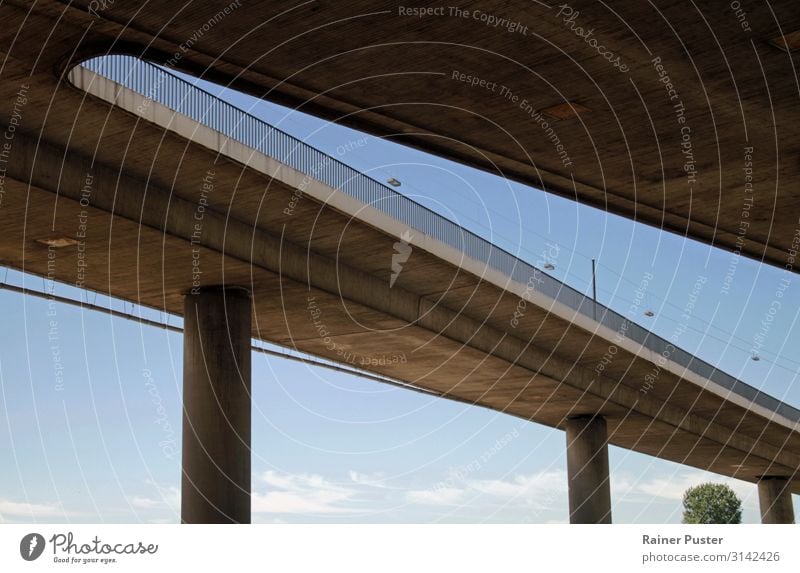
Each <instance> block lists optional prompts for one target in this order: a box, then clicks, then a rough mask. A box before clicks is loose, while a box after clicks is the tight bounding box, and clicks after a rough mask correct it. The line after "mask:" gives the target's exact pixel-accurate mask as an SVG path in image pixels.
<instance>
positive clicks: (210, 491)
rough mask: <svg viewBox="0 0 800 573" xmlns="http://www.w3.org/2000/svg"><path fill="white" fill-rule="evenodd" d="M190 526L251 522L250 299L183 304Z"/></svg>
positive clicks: (242, 295)
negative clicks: (191, 524)
mask: <svg viewBox="0 0 800 573" xmlns="http://www.w3.org/2000/svg"><path fill="white" fill-rule="evenodd" d="M183 308H184V315H183V322H184V329H183V479H182V484H181V521H182V522H183V523H250V424H251V408H250V406H251V394H250V375H251V372H250V334H251V330H250V321H251V308H250V295H249V293H248V291H247V290H246V289H243V288H239V287H207V288H202V289H200V290H199V291H197V290H195V291H194V294H188V295H186V298H185V300H184V307H183Z"/></svg>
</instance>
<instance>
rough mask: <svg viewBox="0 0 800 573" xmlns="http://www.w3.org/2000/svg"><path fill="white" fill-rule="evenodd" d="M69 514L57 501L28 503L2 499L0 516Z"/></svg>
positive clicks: (4, 517)
mask: <svg viewBox="0 0 800 573" xmlns="http://www.w3.org/2000/svg"><path fill="white" fill-rule="evenodd" d="M64 515H69V512H66V511H64V508H63V507H62V506H61V504H57V503H28V502H22V501H12V500H10V499H0V517H2V518H3V519H6V516H9V517H34V518H37V517H51V516H62V517H63V516H64Z"/></svg>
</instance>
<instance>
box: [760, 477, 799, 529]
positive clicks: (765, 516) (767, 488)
mask: <svg viewBox="0 0 800 573" xmlns="http://www.w3.org/2000/svg"><path fill="white" fill-rule="evenodd" d="M758 504H759V506H761V523H794V506H792V490H791V489H790V481H789V480H788V479H787V478H785V477H778V476H776V477H772V476H764V477H762V478H761V479H760V480H759V481H758Z"/></svg>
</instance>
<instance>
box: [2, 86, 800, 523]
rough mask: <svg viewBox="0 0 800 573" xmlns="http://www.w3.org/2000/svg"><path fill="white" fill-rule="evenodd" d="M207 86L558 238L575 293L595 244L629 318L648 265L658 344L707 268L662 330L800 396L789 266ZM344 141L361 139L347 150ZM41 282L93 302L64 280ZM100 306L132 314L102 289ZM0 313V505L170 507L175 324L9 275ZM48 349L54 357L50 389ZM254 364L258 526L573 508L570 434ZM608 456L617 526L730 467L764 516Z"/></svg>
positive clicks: (174, 473)
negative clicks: (55, 300) (16, 289)
mask: <svg viewBox="0 0 800 573" xmlns="http://www.w3.org/2000/svg"><path fill="white" fill-rule="evenodd" d="M204 87H205V88H206V89H209V90H211V91H214V92H216V93H220V94H222V95H224V96H225V97H226V99H228V100H229V101H231V102H232V103H234V104H235V105H238V106H240V107H242V108H243V109H247V110H248V111H250V112H251V113H253V114H254V115H257V116H258V117H261V118H262V119H264V120H266V121H268V122H270V123H273V124H275V125H277V126H278V127H280V128H281V129H283V130H284V131H287V132H289V133H290V134H292V135H294V136H295V137H298V138H300V139H303V140H304V141H306V142H308V143H309V144H311V145H313V146H315V147H317V148H319V149H321V150H323V151H325V152H327V153H330V154H332V155H335V156H336V157H337V158H338V159H340V160H342V161H344V162H346V163H348V164H350V165H352V166H353V167H355V168H357V169H359V170H362V171H364V172H366V173H369V174H370V175H371V176H372V177H374V178H376V179H378V180H380V181H386V180H387V179H389V178H390V177H394V178H396V179H398V180H399V181H401V182H402V186H401V187H400V188H398V191H400V192H402V193H405V194H407V195H409V196H411V197H413V198H414V199H415V200H417V201H419V202H421V203H424V204H426V205H428V206H429V207H431V208H432V209H434V210H436V211H438V212H440V213H442V214H444V215H446V216H448V217H449V218H451V219H453V220H455V221H457V222H458V223H460V224H461V225H463V226H464V227H466V228H468V229H470V230H472V231H473V232H476V233H478V234H480V235H482V236H484V237H486V238H489V239H491V240H492V241H493V242H494V243H495V244H498V245H500V246H502V247H504V248H506V249H507V250H509V251H511V252H513V253H516V254H518V256H520V257H521V258H523V259H526V260H528V261H530V262H536V261H537V260H539V259H540V258H541V253H542V252H543V251H544V250H546V249H548V247H549V248H550V249H551V252H552V248H553V247H552V245H557V246H558V256H557V259H556V261H555V267H556V268H555V269H554V270H553V271H551V274H553V275H554V276H555V277H556V278H559V279H561V280H564V281H565V282H567V283H568V284H570V285H571V286H573V287H575V288H577V289H579V290H584V291H585V292H589V291H588V290H587V289H589V288H590V280H591V259H592V258H596V259H597V261H598V272H597V278H598V298H599V300H600V302H602V303H603V304H606V305H609V306H611V307H612V308H614V309H616V310H618V311H620V312H622V313H626V312H627V309H628V308H629V306H630V304H631V302H632V301H633V300H634V298H635V296H636V294H635V291H636V289H637V288H638V286H639V283H640V281H641V280H642V278H643V277H644V276H645V274H646V273H652V274H653V275H654V279H653V280H651V281H649V286H648V288H647V290H646V292H645V294H644V301H643V305H642V308H643V309H644V308H647V309H650V310H652V311H653V313H654V316H653V317H651V318H648V317H646V316H644V315H643V314H641V315H639V316H636V317H635V320H636V321H637V322H639V323H640V324H643V325H645V326H647V327H649V328H651V329H652V330H654V331H655V332H656V333H658V334H660V335H661V336H664V337H665V338H673V337H674V336H675V332H676V327H677V325H678V324H679V323H680V322H682V321H681V318H680V316H681V314H682V312H683V309H684V308H685V307H686V305H687V303H688V302H689V300H690V295H692V291H693V290H697V289H696V288H695V284H696V283H697V281H698V277H703V279H704V282H703V284H702V287H701V288H700V289H699V292H697V293H696V294H697V301H696V303H695V305H694V309H693V312H692V315H691V318H690V320H689V322H688V326H689V328H688V329H687V330H686V331H685V332H683V333H682V334H680V335H678V336H677V338H673V340H674V341H675V342H676V344H677V345H678V346H680V347H682V348H684V349H686V350H687V351H690V352H692V353H694V354H697V355H698V356H700V357H701V358H703V359H705V360H707V361H709V362H711V363H712V364H715V365H717V366H718V367H719V368H721V369H722V370H725V371H726V372H728V373H730V374H732V375H734V376H736V377H738V378H740V379H741V380H743V381H745V382H747V383H749V384H751V385H753V386H756V387H758V388H762V389H763V390H764V391H765V392H767V393H769V394H772V395H773V396H776V397H778V398H780V399H782V400H784V401H786V402H788V403H790V404H792V405H795V406H798V405H800V385H799V384H798V383H797V381H796V377H797V372H798V368H800V362H798V359H796V358H793V356H794V355H793V353H792V352H790V349H792V348H796V347H797V345H798V342H799V340H798V327H797V325H796V322H797V318H798V310H799V309H800V304H798V303H800V292H798V290H800V289H798V288H797V285H796V280H795V275H790V274H786V273H784V272H783V271H782V270H780V269H776V268H773V267H769V266H765V265H760V264H758V263H756V262H754V261H750V260H749V259H744V258H735V257H734V255H732V254H731V253H728V252H725V251H721V250H717V249H712V248H710V247H708V246H706V245H702V244H699V243H697V242H694V241H691V240H688V239H685V238H683V237H680V236H676V235H674V234H671V233H666V232H661V231H659V230H658V229H654V228H651V227H647V226H644V225H640V224H637V223H634V222H631V221H628V220H626V219H622V218H619V217H616V216H613V215H609V214H606V213H604V212H602V211H600V210H597V209H593V208H589V207H585V206H580V205H578V204H576V203H574V202H571V201H568V200H564V199H560V198H557V197H553V196H551V195H547V194H545V193H543V192H541V191H539V190H536V189H534V188H531V187H527V186H524V185H520V184H516V183H512V182H509V181H507V180H504V179H502V178H499V177H497V176H494V175H490V174H487V173H484V172H480V171H477V170H474V169H470V168H467V167H464V166H461V165H458V164H454V163H451V162H448V161H445V160H442V159H439V158H436V157H433V156H429V155H426V154H424V153H421V152H418V151H415V150H412V149H408V148H405V147H402V146H398V145H396V144H394V143H392V142H391V141H386V140H382V139H379V138H374V137H369V136H365V135H364V134H361V133H358V132H355V131H352V130H349V129H346V128H343V127H340V126H337V125H334V124H331V123H328V122H324V121H321V120H318V119H316V118H313V117H310V116H306V115H304V114H302V113H300V112H297V111H292V110H288V109H286V108H283V107H280V106H277V105H273V104H269V103H265V102H263V101H259V100H255V99H253V98H249V97H247V96H244V95H241V94H236V93H234V92H231V91H229V90H222V88H218V87H216V86H211V85H208V84H204ZM454 89H459V87H458V86H454ZM464 89H469V88H468V87H465V88H464ZM349 142H358V145H351V146H349V147H350V150H349V151H346V152H343V151H342V147H341V146H344V145H346V144H348V143H349ZM412 263H413V260H410V261H409V263H408V264H412ZM731 269H734V274H733V276H732V280H731V281H730V289H729V290H728V291H727V292H725V291H726V289H725V288H724V285H725V284H726V278H725V277H726V275H728V276H729V277H730V273H731ZM2 272H3V271H2V269H0V273H2ZM787 278H788V279H789V281H790V283H789V286H788V288H787V289H786V290H785V292H784V294H783V296H782V297H781V298H780V301H779V302H780V305H781V306H780V310H779V312H778V313H777V314H775V315H774V320H773V321H772V322H770V326H769V328H768V330H767V331H766V335H765V337H764V340H763V347H760V348H758V349H757V354H758V357H759V358H760V359H759V360H758V361H754V360H752V355H753V353H754V349H755V348H756V340H757V339H756V337H757V336H758V335H759V333H761V334H764V332H763V330H762V327H761V322H762V320H764V317H765V316H767V314H768V313H769V310H770V306H771V305H772V304H773V301H774V300H776V298H775V292H776V291H777V290H778V288H779V285H780V281H781V280H782V279H787ZM5 280H6V281H7V282H9V283H12V284H18V285H22V284H25V285H26V286H28V287H30V288H34V289H38V290H43V289H44V288H46V287H47V286H49V285H45V284H44V283H43V281H42V279H41V278H37V277H32V276H26V275H22V274H21V273H18V272H16V271H9V272H8V274H7V275H6V278H5ZM55 291H56V293H57V294H63V295H65V296H70V297H78V298H79V297H80V296H83V297H84V300H86V295H85V294H83V295H82V294H81V293H80V292H78V291H77V290H76V289H72V288H69V287H64V286H63V285H57V286H56V287H55ZM89 300H91V301H94V297H93V295H92V296H90V297H89ZM97 302H98V303H99V304H112V305H115V306H116V308H120V309H122V308H125V306H124V305H123V304H122V303H120V302H119V301H108V300H107V299H105V298H104V297H99V299H98V300H97ZM127 310H130V305H128V307H127ZM136 310H137V311H138V309H136ZM0 311H1V312H2V316H3V324H4V328H3V329H2V331H0V337H2V338H0V391H1V393H0V467H3V468H4V470H5V471H4V472H2V473H0V519H2V520H3V521H7V522H29V521H42V522H59V521H68V522H177V521H178V520H179V518H178V487H179V483H180V467H179V461H180V459H179V458H180V455H179V451H180V448H179V445H178V443H179V442H178V440H179V429H180V421H181V402H180V386H181V360H182V347H181V336H180V334H176V333H170V332H167V331H165V330H163V329H159V328H154V327H146V326H140V325H139V324H137V323H134V322H131V321H126V320H124V319H119V318H111V317H109V316H108V315H105V314H101V313H96V312H91V311H86V310H82V309H80V308H76V307H72V306H67V305H62V304H56V305H52V304H50V303H48V301H46V300H41V299H38V298H34V297H23V296H21V295H19V294H16V293H11V292H8V291H3V290H0ZM48 313H50V314H48ZM145 314H147V312H145ZM149 316H152V317H154V318H158V313H150V314H149ZM52 320H55V322H56V330H57V334H56V336H55V337H53V336H52V335H53V331H52V327H51V323H50V321H52ZM170 323H171V324H173V325H176V326H179V325H180V320H179V319H177V318H175V317H171V318H170ZM54 347H56V348H57V350H58V353H59V356H60V357H61V358H60V359H61V361H62V362H61V365H62V366H63V378H64V381H63V389H60V390H59V389H57V388H56V379H55V377H56V372H55V369H56V359H55V358H54ZM253 368H254V372H253V390H254V415H253V473H254V476H253V489H254V494H253V519H254V521H262V522H435V521H444V522H522V523H524V522H559V523H560V522H565V521H566V519H567V498H566V460H565V457H564V453H565V438H564V434H563V433H562V432H560V431H558V430H552V429H550V428H546V427H544V426H540V425H537V424H533V423H528V422H524V421H522V420H519V419H516V418H513V417H510V416H507V415H504V414H499V413H497V412H492V411H489V410H484V409H480V408H475V407H471V406H467V405H464V404H459V403H454V402H449V401H446V400H442V399H438V398H433V397H430V396H425V395H422V394H418V393H414V392H410V391H407V390H403V389H399V388H395V387H390V386H385V385H382V384H380V383H377V382H373V381H369V380H363V379H359V378H358V377H355V376H352V375H348V374H341V373H335V372H331V371H329V370H325V369H321V368H317V367H312V366H308V365H304V364H298V363H295V362H290V361H287V360H283V359H280V358H275V357H268V356H265V355H263V354H254V358H253ZM610 456H611V466H612V471H611V476H612V501H613V512H614V521H615V522H619V523H622V522H642V523H661V522H679V521H680V517H681V507H680V497H681V495H682V493H683V491H684V490H685V488H686V487H688V486H690V485H695V484H697V483H700V482H702V481H708V480H713V481H717V482H722V483H730V484H731V485H732V486H733V487H734V488H735V489H736V491H737V492H738V493H739V494H740V496H741V497H742V498H743V499H744V505H745V513H744V519H745V520H746V521H750V522H756V521H758V512H757V500H756V490H755V486H753V485H751V484H747V483H744V482H739V481H736V480H728V479H726V478H723V477H721V476H715V475H712V474H705V473H704V472H701V471H699V470H695V469H693V468H687V467H683V466H680V465H678V464H673V463H670V462H665V461H661V460H657V459H655V458H651V457H648V456H644V455H641V454H636V453H632V452H628V451H626V450H621V449H617V448H614V447H612V448H611V451H610ZM796 497H797V496H795V498H796ZM795 504H796V505H797V501H795Z"/></svg>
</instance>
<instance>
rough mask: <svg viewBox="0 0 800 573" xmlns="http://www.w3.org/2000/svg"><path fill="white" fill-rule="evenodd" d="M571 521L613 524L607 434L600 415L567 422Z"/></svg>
mask: <svg viewBox="0 0 800 573" xmlns="http://www.w3.org/2000/svg"><path fill="white" fill-rule="evenodd" d="M566 430H567V474H568V478H569V522H570V523H611V488H610V482H609V475H608V431H607V428H606V421H605V419H604V418H602V417H600V416H578V417H575V418H570V419H569V420H567V423H566Z"/></svg>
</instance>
